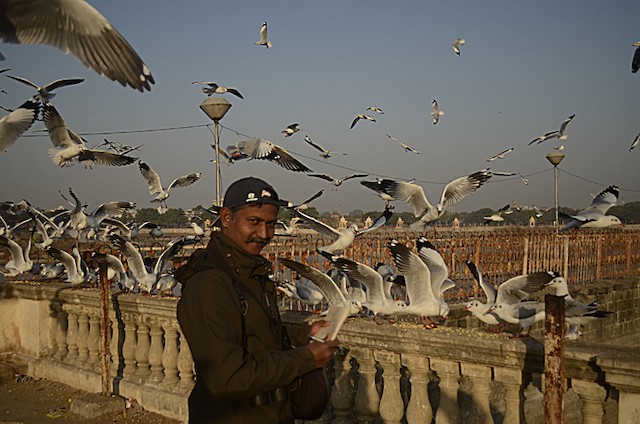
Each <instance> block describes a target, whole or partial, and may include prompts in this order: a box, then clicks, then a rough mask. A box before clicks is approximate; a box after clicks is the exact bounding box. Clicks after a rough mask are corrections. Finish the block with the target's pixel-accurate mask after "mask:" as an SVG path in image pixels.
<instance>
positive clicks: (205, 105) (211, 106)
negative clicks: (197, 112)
mask: <svg viewBox="0 0 640 424" xmlns="http://www.w3.org/2000/svg"><path fill="white" fill-rule="evenodd" d="M230 108H231V103H229V102H228V101H227V99H223V98H222V97H210V98H208V99H206V100H205V101H204V102H202V103H201V104H200V109H202V111H203V112H204V113H206V114H207V116H208V117H209V118H211V120H213V126H214V139H215V150H216V197H215V200H214V203H215V205H216V206H222V202H221V201H220V191H221V190H220V184H221V183H220V181H221V178H220V132H219V127H218V126H219V123H220V120H221V119H222V118H223V117H224V115H225V114H226V113H227V111H228V110H229V109H230Z"/></svg>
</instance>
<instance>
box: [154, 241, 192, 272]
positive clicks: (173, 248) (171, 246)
mask: <svg viewBox="0 0 640 424" xmlns="http://www.w3.org/2000/svg"><path fill="white" fill-rule="evenodd" d="M184 243H185V242H184V240H183V239H178V240H176V241H172V242H169V243H168V244H167V245H166V247H165V249H164V250H163V251H162V253H161V254H160V257H159V258H158V260H157V261H156V264H155V266H154V267H153V273H154V274H155V275H160V274H161V273H162V272H164V271H165V269H167V268H169V267H170V266H171V259H172V258H173V257H174V256H176V255H177V254H178V252H180V250H182V247H183V246H184Z"/></svg>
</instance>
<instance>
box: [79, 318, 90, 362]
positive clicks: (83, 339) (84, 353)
mask: <svg viewBox="0 0 640 424" xmlns="http://www.w3.org/2000/svg"><path fill="white" fill-rule="evenodd" d="M88 357H89V316H88V315H87V312H86V311H84V310H80V312H79V313H78V358H77V359H76V363H78V364H79V365H81V366H82V365H84V363H85V362H86V361H87V358H88Z"/></svg>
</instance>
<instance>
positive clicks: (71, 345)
mask: <svg viewBox="0 0 640 424" xmlns="http://www.w3.org/2000/svg"><path fill="white" fill-rule="evenodd" d="M66 313H67V350H68V352H67V357H66V362H68V363H70V364H73V363H75V361H76V358H77V357H78V315H77V314H76V313H75V312H74V311H73V310H71V309H66Z"/></svg>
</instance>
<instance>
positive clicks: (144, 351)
mask: <svg viewBox="0 0 640 424" xmlns="http://www.w3.org/2000/svg"><path fill="white" fill-rule="evenodd" d="M137 337H138V340H137V343H136V350H135V358H136V362H137V364H138V366H137V367H136V374H135V375H136V377H137V378H138V381H139V382H144V381H146V379H147V377H149V374H151V370H150V369H149V348H150V346H151V342H150V340H149V326H148V325H147V323H146V320H145V317H143V316H138V331H137Z"/></svg>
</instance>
